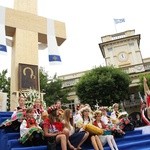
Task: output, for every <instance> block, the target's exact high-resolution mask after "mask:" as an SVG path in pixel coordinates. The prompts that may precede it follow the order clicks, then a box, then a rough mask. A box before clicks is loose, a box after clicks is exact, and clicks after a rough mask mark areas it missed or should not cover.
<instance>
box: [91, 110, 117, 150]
mask: <svg viewBox="0 0 150 150" xmlns="http://www.w3.org/2000/svg"><path fill="white" fill-rule="evenodd" d="M101 117H102V112H101V111H95V113H94V119H95V121H94V122H93V124H94V125H95V126H97V127H99V128H106V126H105V125H104V123H103V122H102V121H101ZM106 131H107V130H106ZM99 138H100V140H101V142H102V144H103V146H104V145H105V144H106V143H108V145H109V147H110V149H111V150H118V147H117V144H116V142H115V139H114V136H113V135H99Z"/></svg>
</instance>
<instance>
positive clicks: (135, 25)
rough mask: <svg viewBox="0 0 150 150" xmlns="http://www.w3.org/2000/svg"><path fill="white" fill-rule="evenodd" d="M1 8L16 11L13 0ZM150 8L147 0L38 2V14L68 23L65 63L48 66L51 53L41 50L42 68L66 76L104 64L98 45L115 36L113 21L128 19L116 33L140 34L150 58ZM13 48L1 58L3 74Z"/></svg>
mask: <svg viewBox="0 0 150 150" xmlns="http://www.w3.org/2000/svg"><path fill="white" fill-rule="evenodd" d="M0 6H5V7H10V8H13V0H3V1H0ZM149 14H150V9H149V4H148V1H147V0H138V1H136V0H132V1H131V0H121V1H120V0H111V1H110V0H105V1H104V0H94V1H93V0H63V1H62V0H44V1H43V0H38V15H40V16H43V17H47V18H51V19H54V20H59V21H62V22H65V24H66V33H67V40H66V41H65V42H64V43H63V44H62V45H61V46H60V47H59V48H58V49H59V52H60V55H61V59H62V64H61V65H49V63H48V50H47V49H45V50H39V66H41V67H44V68H45V71H47V72H48V73H49V75H50V76H53V75H54V74H55V73H57V75H64V74H69V73H75V72H80V71H85V70H89V69H92V68H93V67H95V66H100V65H105V60H104V58H103V57H102V54H101V52H100V49H99V46H98V44H99V43H101V37H102V36H105V35H109V34H114V33H116V30H115V24H114V21H113V18H116V19H118V18H125V23H121V24H118V25H117V26H116V29H117V32H121V31H125V30H132V29H135V32H136V34H141V44H140V48H141V53H142V56H143V58H146V57H150V50H149V49H150V45H149V33H150V29H149V27H150V17H149ZM10 55H11V48H9V47H8V55H7V56H3V55H0V71H1V70H3V69H8V71H9V74H10V73H11V72H10V63H11V57H10Z"/></svg>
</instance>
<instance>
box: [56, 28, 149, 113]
mask: <svg viewBox="0 0 150 150" xmlns="http://www.w3.org/2000/svg"><path fill="white" fill-rule="evenodd" d="M140 39H141V35H140V34H137V35H136V34H135V30H128V31H124V32H121V33H116V34H112V35H106V36H103V37H101V41H102V42H101V43H100V44H99V47H100V50H101V53H102V55H103V58H104V59H105V62H106V66H114V67H116V68H121V69H122V70H123V71H125V72H126V73H128V74H129V75H130V77H131V79H132V83H131V84H130V93H131V94H130V100H127V101H124V102H123V103H124V106H125V108H126V110H128V111H130V110H131V109H130V108H132V107H134V108H137V111H138V109H139V104H140V100H139V96H138V86H139V76H140V75H141V74H149V73H150V57H149V58H144V59H143V58H142V54H141V50H140ZM86 72H87V71H83V72H77V73H72V74H68V75H63V76H59V78H60V79H62V80H63V88H68V87H69V88H72V89H73V87H74V85H75V84H76V83H77V82H78V81H79V78H80V77H81V76H82V75H84V74H85V73H86ZM68 99H69V100H72V101H73V100H74V103H78V102H79V99H78V97H77V96H76V93H75V92H74V91H73V90H72V92H71V93H70V95H69V97H68Z"/></svg>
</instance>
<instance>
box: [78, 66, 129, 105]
mask: <svg viewBox="0 0 150 150" xmlns="http://www.w3.org/2000/svg"><path fill="white" fill-rule="evenodd" d="M129 84H130V77H129V75H128V74H126V73H124V72H123V71H121V70H120V69H117V68H114V67H98V68H95V69H92V70H91V71H89V72H88V73H86V74H85V75H84V76H82V77H81V78H80V80H79V82H78V83H77V84H76V93H77V95H78V97H79V99H80V101H81V103H88V104H90V105H91V106H94V105H95V104H96V103H97V102H98V103H99V104H100V105H108V106H110V105H112V103H114V102H120V101H122V100H124V99H127V98H128V92H129Z"/></svg>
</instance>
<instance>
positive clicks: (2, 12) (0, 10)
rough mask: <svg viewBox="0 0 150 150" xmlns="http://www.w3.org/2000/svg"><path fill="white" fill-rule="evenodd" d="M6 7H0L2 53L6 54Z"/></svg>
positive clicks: (0, 51) (0, 47) (0, 46)
mask: <svg viewBox="0 0 150 150" xmlns="http://www.w3.org/2000/svg"><path fill="white" fill-rule="evenodd" d="M6 52H7V48H6V34H5V7H1V6H0V53H1V54H6Z"/></svg>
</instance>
